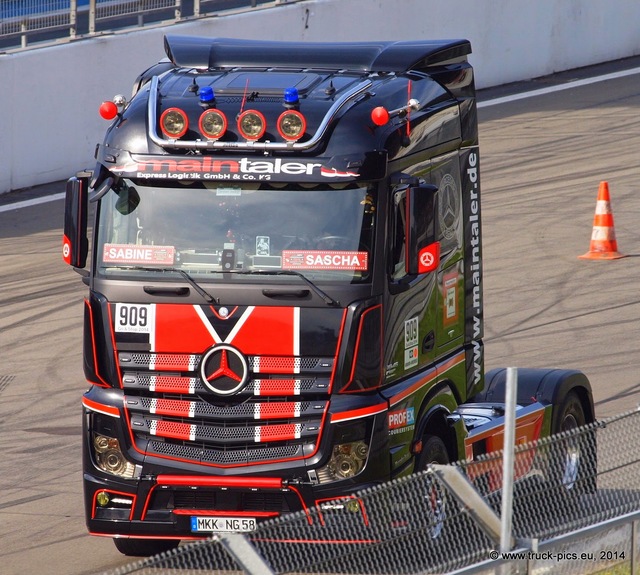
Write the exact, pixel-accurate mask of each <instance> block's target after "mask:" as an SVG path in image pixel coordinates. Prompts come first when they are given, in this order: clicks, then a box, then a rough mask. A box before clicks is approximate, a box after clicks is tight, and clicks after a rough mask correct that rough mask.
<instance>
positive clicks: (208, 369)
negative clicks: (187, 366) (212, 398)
mask: <svg viewBox="0 0 640 575" xmlns="http://www.w3.org/2000/svg"><path fill="white" fill-rule="evenodd" d="M200 377H201V378H202V382H203V383H204V385H205V387H206V388H207V389H209V390H210V391H212V392H213V393H217V394H218V395H233V394H234V393H238V392H239V391H240V390H241V389H242V388H243V387H244V386H245V385H246V384H247V381H248V379H249V365H248V364H247V359H246V358H245V357H244V355H242V354H241V353H240V352H239V351H238V350H237V349H236V348H235V347H232V346H230V345H227V344H224V343H222V344H219V345H215V346H213V347H212V348H210V349H209V350H208V351H207V352H206V353H205V354H204V355H203V357H202V362H201V363H200Z"/></svg>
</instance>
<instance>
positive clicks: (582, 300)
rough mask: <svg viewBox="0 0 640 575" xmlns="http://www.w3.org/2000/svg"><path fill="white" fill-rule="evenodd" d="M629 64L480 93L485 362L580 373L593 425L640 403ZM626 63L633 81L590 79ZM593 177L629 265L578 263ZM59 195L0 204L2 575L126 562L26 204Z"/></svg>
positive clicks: (62, 313) (64, 296)
mask: <svg viewBox="0 0 640 575" xmlns="http://www.w3.org/2000/svg"><path fill="white" fill-rule="evenodd" d="M639 65H640V60H638V59H635V60H627V61H624V62H618V63H614V64H609V65H606V66H599V67H597V68H593V69H589V70H581V71H578V72H571V73H566V74H563V75H561V76H554V77H552V78H545V79H543V80H539V81H536V82H531V83H527V84H523V85H517V86H508V87H505V88H502V89H498V90H491V91H485V92H482V93H481V94H480V102H481V107H480V109H479V117H480V138H481V142H480V145H481V178H482V190H483V200H482V202H483V229H484V272H485V273H484V277H485V282H484V296H485V319H486V324H485V325H486V332H485V344H486V367H487V368H488V369H489V368H492V367H498V366H505V367H507V366H514V367H567V368H577V369H581V370H583V371H584V372H585V373H586V374H587V375H588V377H589V378H590V380H591V382H592V385H593V389H594V396H595V402H596V412H597V416H598V417H599V418H603V417H606V416H609V415H615V414H619V413H622V412H625V411H628V410H630V409H633V408H636V407H637V405H638V403H639V401H640V370H638V367H637V366H638V361H639V358H640V353H639V351H638V343H637V342H639V341H640V303H639V299H640V290H639V289H638V279H639V278H640V259H638V258H639V256H640V227H639V226H638V221H639V220H640V113H639V110H640V73H638V70H637V68H638V66H639ZM621 69H622V70H624V69H626V70H634V72H633V73H627V74H626V75H625V74H623V75H621V76H620V77H617V76H616V75H614V76H613V77H608V78H607V79H606V80H600V79H599V80H598V81H594V82H593V83H590V80H588V79H589V78H590V77H597V78H601V77H602V75H603V74H610V73H615V72H617V71H619V70H621ZM580 78H582V79H583V81H582V82H581V83H580V84H578V85H576V84H572V83H571V81H572V80H576V79H580ZM585 78H586V79H587V80H588V81H586V82H585V81H584V79H585ZM559 85H561V87H562V89H561V90H560V89H559V88H558V86H559ZM531 90H536V91H538V93H537V95H536V94H535V93H534V94H533V95H531V94H529V92H530V91H531ZM556 90H557V91H556ZM514 93H527V94H528V95H527V96H526V97H522V98H518V99H511V97H512V95H513V94H514ZM497 97H499V98H500V99H499V100H496V99H495V98H497ZM83 167H84V166H79V168H83ZM601 181H607V182H608V184H609V191H610V194H611V207H612V209H613V213H614V222H615V233H616V236H617V241H618V248H619V251H621V252H622V253H624V254H626V255H627V257H625V258H623V259H619V260H613V261H589V260H581V259H578V256H579V255H581V254H584V253H585V252H587V251H588V250H589V244H590V237H591V231H592V226H593V215H594V211H595V205H596V198H597V193H598V186H599V184H600V182H601ZM63 191H64V184H63V183H62V182H57V183H54V184H51V185H46V186H39V187H37V188H32V189H29V190H21V191H19V192H14V193H11V194H5V195H3V196H0V453H1V454H2V455H1V457H0V541H1V544H0V573H2V574H3V575H14V574H15V575H18V574H19V575H23V574H26V573H29V574H38V575H40V574H42V575H81V574H94V573H103V572H105V571H110V570H113V569H115V568H117V567H118V566H122V565H126V564H129V563H131V559H130V558H127V557H124V556H122V555H120V554H119V553H118V552H117V551H116V549H115V547H114V545H113V543H112V542H111V540H110V539H106V538H98V537H90V536H89V535H88V534H87V532H86V528H85V524H84V513H83V508H82V482H81V451H80V443H81V437H80V434H81V408H80V398H81V395H82V392H83V391H84V389H85V387H86V383H85V381H84V378H83V374H82V358H81V341H82V339H81V329H82V314H83V304H82V301H83V297H84V296H85V294H86V289H87V288H86V287H85V286H84V284H83V283H82V282H81V280H80V276H78V275H76V274H75V273H74V272H73V271H72V270H71V269H69V268H67V267H66V266H65V265H64V264H63V262H62V258H61V246H62V240H61V234H62V231H61V224H62V217H63V202H62V200H61V199H55V200H52V201H43V203H35V204H34V203H32V200H34V199H36V200H37V199H38V198H46V199H47V200H50V198H51V197H54V198H56V197H57V198H59V195H60V194H61V193H62V192H63ZM9 204H11V206H10V207H9ZM630 448H634V449H635V447H633V446H630Z"/></svg>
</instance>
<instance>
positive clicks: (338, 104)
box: [147, 76, 373, 150]
mask: <svg viewBox="0 0 640 575" xmlns="http://www.w3.org/2000/svg"><path fill="white" fill-rule="evenodd" d="M372 85H373V82H371V80H365V81H364V82H361V83H360V84H358V85H357V86H356V87H355V88H352V89H351V90H349V91H348V92H345V93H344V94H343V95H342V96H340V98H338V99H337V100H336V101H335V102H334V103H333V105H332V106H331V108H329V110H328V111H327V113H326V114H325V116H324V118H323V119H322V122H320V125H319V126H318V129H317V130H316V133H315V134H314V135H313V137H312V138H311V139H310V140H307V141H306V142H252V141H246V142H221V141H219V140H175V139H168V138H163V137H161V136H160V135H159V134H158V130H157V128H156V125H157V122H158V76H154V77H153V78H151V82H149V101H148V105H147V119H148V124H149V138H150V139H151V141H152V142H153V143H154V144H157V145H158V146H160V147H162V148H191V149H194V148H195V149H199V150H221V149H222V150H224V149H233V150H309V149H311V148H313V146H315V145H316V144H317V143H318V142H320V141H321V140H322V138H323V137H324V135H325V133H326V132H327V129H328V128H329V124H330V123H331V121H332V120H333V119H334V118H335V117H336V116H337V114H338V112H340V110H341V109H342V108H344V107H345V106H346V105H347V104H349V103H352V102H354V101H355V100H356V99H358V98H359V97H361V96H363V95H364V94H365V93H366V92H367V91H368V90H369V88H371V86H372Z"/></svg>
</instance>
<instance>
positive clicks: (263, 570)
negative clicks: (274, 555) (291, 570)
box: [218, 533, 274, 575]
mask: <svg viewBox="0 0 640 575" xmlns="http://www.w3.org/2000/svg"><path fill="white" fill-rule="evenodd" d="M218 541H220V543H221V544H222V545H224V547H225V549H226V550H227V551H228V552H229V553H230V554H231V555H233V557H234V559H235V560H236V561H237V562H238V564H239V565H240V566H242V568H243V569H244V570H245V572H246V573H248V574H249V575H274V573H273V571H272V570H271V567H269V565H267V563H266V562H265V560H264V559H263V558H262V557H261V556H260V554H259V553H258V552H257V551H256V549H255V547H254V546H253V545H251V543H249V541H247V538H246V537H245V536H244V535H242V534H241V533H223V534H220V535H219V537H218Z"/></svg>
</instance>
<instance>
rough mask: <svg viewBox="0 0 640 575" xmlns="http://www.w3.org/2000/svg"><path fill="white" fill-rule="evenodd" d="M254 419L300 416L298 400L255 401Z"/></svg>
mask: <svg viewBox="0 0 640 575" xmlns="http://www.w3.org/2000/svg"><path fill="white" fill-rule="evenodd" d="M253 416H254V418H255V419H284V418H290V417H300V402H299V401H287V402H286V403H256V405H255V409H254V414H253Z"/></svg>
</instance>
